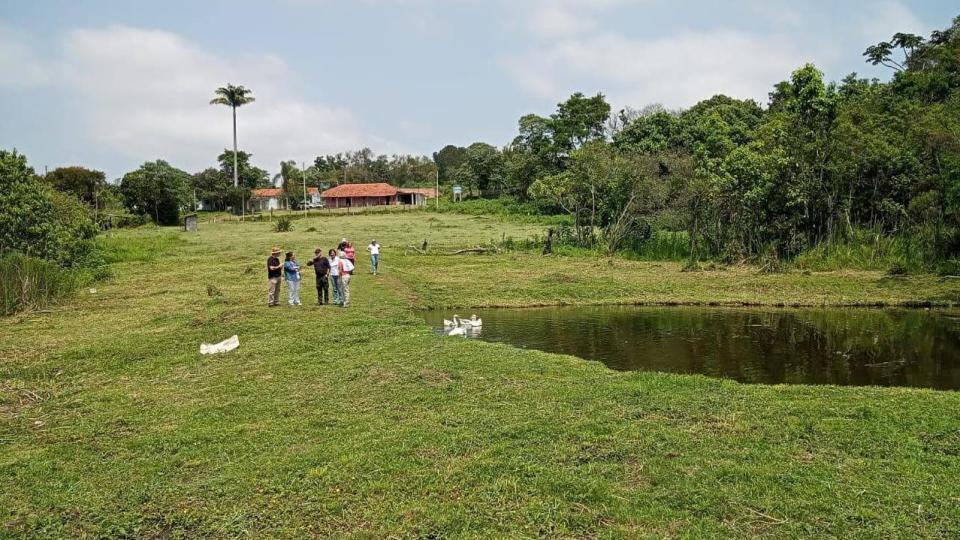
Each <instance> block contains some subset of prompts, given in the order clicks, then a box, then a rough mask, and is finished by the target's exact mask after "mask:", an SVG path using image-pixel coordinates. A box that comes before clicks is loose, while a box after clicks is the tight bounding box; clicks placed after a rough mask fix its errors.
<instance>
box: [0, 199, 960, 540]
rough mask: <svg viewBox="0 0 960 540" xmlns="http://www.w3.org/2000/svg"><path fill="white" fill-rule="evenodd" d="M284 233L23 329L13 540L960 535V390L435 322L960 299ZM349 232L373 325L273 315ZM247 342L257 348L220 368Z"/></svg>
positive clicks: (160, 271)
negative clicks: (611, 366)
mask: <svg viewBox="0 0 960 540" xmlns="http://www.w3.org/2000/svg"><path fill="white" fill-rule="evenodd" d="M269 225H270V224H269V223H217V224H209V225H205V226H201V230H200V232H199V233H198V234H195V235H193V234H188V233H182V232H179V231H176V230H166V229H159V230H145V231H130V232H126V231H125V232H121V233H117V234H118V235H122V234H131V235H141V237H140V238H139V241H141V242H142V243H144V244H145V245H148V244H149V245H153V246H154V247H155V249H150V250H146V251H147V252H152V253H155V256H152V257H147V256H142V257H133V256H131V257H125V258H123V259H122V260H118V261H117V262H115V263H114V266H113V268H114V271H113V277H112V278H111V279H110V280H108V281H106V282H104V283H103V284H102V285H101V286H99V290H98V293H97V294H96V295H89V294H87V295H79V296H78V297H76V298H75V299H74V300H73V301H72V302H71V304H70V305H69V306H62V307H55V308H53V309H52V310H51V312H50V313H27V314H23V315H20V316H15V317H8V318H4V319H0V359H2V361H0V444H2V446H0V535H4V536H45V537H77V536H110V537H115V536H130V537H197V536H215V537H222V536H241V535H252V536H266V537H290V538H297V537H303V536H307V535H314V536H325V537H330V536H341V537H358V538H380V537H386V536H389V535H394V536H397V537H434V538H436V537H477V538H479V537H504V536H509V537H581V538H585V537H598V538H600V537H603V538H618V537H623V538H636V537H656V538H660V537H684V536H696V537H744V536H761V537H835V536H861V537H929V538H945V537H956V536H957V534H958V533H960V512H957V508H958V504H960V394H957V393H950V392H936V391H928V390H912V389H881V388H836V387H805V386H749V385H741V384H737V383H733V382H729V381H720V380H711V379H707V378H704V377H696V376H694V377H691V376H676V375H667V374H657V373H637V372H634V373H620V372H612V371H609V370H607V369H605V368H603V367H602V366H600V365H599V364H597V363H591V362H584V361H582V360H579V359H576V358H571V357H565V356H558V355H550V354H545V353H540V352H536V351H528V350H518V349H514V348H511V347H508V346H505V345H497V344H490V343H482V342H475V341H467V340H454V339H448V338H444V337H441V336H436V335H434V334H433V333H432V332H431V330H430V329H429V328H426V327H425V326H424V325H423V324H422V323H421V322H420V320H419V318H418V317H416V316H415V314H414V313H413V312H412V311H411V309H410V307H411V303H412V304H413V305H418V306H424V305H455V304H456V305H489V304H490V303H494V302H497V303H501V302H502V303H509V304H511V305H521V304H522V303H524V302H527V303H530V302H535V301H539V300H543V301H547V300H554V301H563V302H570V303H576V302H583V303H595V302H600V301H607V300H609V301H620V300H623V299H628V300H643V299H648V298H649V299H652V298H658V299H662V300H665V301H666V300H670V299H672V300H675V301H685V300H688V299H698V300H704V301H711V300H718V301H727V300H734V301H736V300H740V299H743V298H754V299H756V298H759V299H763V300H765V301H766V302H767V303H779V302H781V301H783V299H784V298H790V299H803V298H805V297H807V296H809V295H815V296H817V297H818V298H822V299H825V300H826V299H829V298H830V297H831V295H833V294H835V293H836V291H842V292H843V294H844V295H849V296H850V297H851V298H854V297H855V298H863V299H868V298H873V299H874V300H876V299H877V295H878V294H880V292H882V291H886V292H885V293H884V295H885V298H888V299H889V300H890V301H893V300H895V299H896V300H898V301H901V300H902V301H907V300H924V299H938V298H943V299H947V298H951V295H954V296H953V297H952V298H955V295H956V294H957V287H960V285H954V284H952V282H949V281H946V282H940V281H937V280H936V278H928V277H923V276H912V277H909V278H907V279H906V280H903V281H897V282H896V283H890V284H885V283H882V280H883V278H882V276H881V275H880V274H879V273H830V274H827V275H826V276H820V275H819V274H817V273H814V274H812V275H811V276H803V275H802V274H797V275H794V274H787V275H773V276H759V275H758V274H756V271H755V270H753V271H751V270H749V269H734V270H726V271H722V272H700V273H690V274H687V273H681V272H679V268H676V269H675V268H674V266H672V265H669V264H666V265H661V266H654V265H653V264H658V263H653V264H651V263H641V262H628V261H621V260H618V259H615V260H613V262H612V263H610V262H608V261H607V260H606V259H599V258H598V259H592V258H582V257H553V258H546V259H544V258H541V257H536V256H534V255H532V254H527V253H507V254H501V255H494V256H446V255H436V254H434V255H427V256H421V255H414V254H412V252H411V254H408V255H404V254H403V251H404V250H405V249H406V246H408V245H419V244H420V242H421V241H422V240H423V239H427V240H428V242H429V244H430V246H431V248H430V249H431V251H433V252H434V253H436V251H441V252H443V251H452V250H454V249H455V248H458V247H465V246H472V245H477V244H480V243H486V242H488V241H489V240H490V239H498V238H501V237H503V236H512V237H515V238H522V237H525V236H528V235H532V234H536V233H538V232H542V227H540V226H533V225H524V224H517V223H512V222H502V221H500V220H498V219H487V218H480V217H472V216H460V215H443V214H441V215H431V214H425V213H419V214H409V215H403V214H399V215H397V214H391V215H386V214H385V215H364V216H344V217H324V218H315V219H314V218H306V219H305V220H301V221H298V222H297V223H296V225H295V228H294V230H293V231H292V232H289V233H275V232H272V231H271V229H270V226H269ZM310 228H313V229H315V230H314V231H309V232H308V229H310ZM341 236H348V237H350V238H353V239H358V240H361V242H360V245H361V246H363V245H366V241H367V240H369V238H371V237H376V238H377V239H378V240H379V241H380V242H381V243H382V244H383V245H384V255H383V265H384V273H383V275H380V276H377V277H373V276H369V275H367V274H360V275H358V276H357V278H356V280H355V282H354V285H353V290H354V300H355V307H354V308H352V309H346V310H341V309H336V308H330V307H323V308H321V307H314V306H310V305H306V306H304V307H302V308H300V309H298V310H294V308H288V307H282V308H278V309H268V308H266V307H265V306H264V302H265V298H264V295H265V290H264V286H263V285H264V283H263V281H264V279H263V276H262V275H261V274H262V267H263V264H264V261H263V259H264V258H265V256H266V251H267V250H268V249H269V247H270V246H271V245H273V244H279V245H280V246H282V247H283V248H284V249H293V250H295V251H297V252H299V253H301V254H304V255H305V254H306V252H307V251H310V252H312V251H313V248H314V247H328V246H330V245H332V244H333V243H335V242H336V240H338V239H339V238H340V237H341ZM361 251H362V247H361ZM361 261H362V257H361ZM358 266H360V267H361V268H363V266H362V265H358ZM674 270H676V271H674ZM581 276H582V277H581ZM657 277H659V281H661V282H663V283H664V284H663V285H662V286H660V287H657V286H656V283H657V279H656V278H657ZM804 278H806V279H807V280H810V279H813V280H814V281H813V284H812V285H811V284H809V283H804V282H803V279H804ZM571 279H575V281H571ZM818 279H819V280H820V281H816V280H818ZM675 280H687V281H681V282H679V283H676V284H674V285H670V286H668V285H667V284H668V283H670V282H674V281H675ZM744 281H745V282H744ZM307 283H309V281H308V282H307ZM838 283H839V285H838ZM208 285H212V286H213V289H209V290H210V292H209V293H208V287H207V286H208ZM931 287H933V289H932V290H931ZM857 289H865V290H866V292H861V291H858V290H857ZM310 292H311V291H310V287H309V286H305V287H304V300H305V301H306V300H309V299H310V296H309V294H310ZM501 299H502V300H501ZM305 303H308V302H305ZM234 333H236V334H238V335H239V336H240V341H241V346H240V348H239V349H237V350H236V351H233V352H231V353H228V354H225V355H219V356H214V357H201V356H200V355H199V354H198V345H199V343H200V342H203V341H206V342H212V341H219V340H220V339H223V338H225V337H228V336H229V335H231V334H234Z"/></svg>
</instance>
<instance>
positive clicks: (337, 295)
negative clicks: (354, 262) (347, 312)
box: [327, 249, 343, 306]
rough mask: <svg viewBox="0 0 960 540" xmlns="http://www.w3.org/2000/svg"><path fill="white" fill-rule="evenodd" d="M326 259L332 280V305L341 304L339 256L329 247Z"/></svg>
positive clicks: (341, 290)
mask: <svg viewBox="0 0 960 540" xmlns="http://www.w3.org/2000/svg"><path fill="white" fill-rule="evenodd" d="M327 261H328V262H329V263H330V281H331V282H333V305H335V306H341V305H343V289H342V288H341V283H340V257H338V256H337V251H336V250H335V249H331V250H330V251H329V253H327Z"/></svg>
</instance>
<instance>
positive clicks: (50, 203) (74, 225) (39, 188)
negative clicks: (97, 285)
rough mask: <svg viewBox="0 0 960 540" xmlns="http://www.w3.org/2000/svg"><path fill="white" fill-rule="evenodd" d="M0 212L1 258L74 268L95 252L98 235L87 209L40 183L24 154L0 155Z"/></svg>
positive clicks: (0, 152)
mask: <svg viewBox="0 0 960 540" xmlns="http://www.w3.org/2000/svg"><path fill="white" fill-rule="evenodd" d="M0 208H2V209H3V211H2V212H0V254H3V253H7V252H11V251H19V252H21V253H25V254H28V255H30V256H32V257H37V258H40V259H47V260H51V261H57V262H59V263H61V264H62V265H64V266H76V262H77V261H79V260H83V259H84V258H85V257H87V256H88V254H89V252H90V250H91V249H92V247H93V242H92V241H93V237H94V236H95V235H96V232H97V231H96V227H95V226H94V224H93V220H92V219H91V216H90V213H89V211H88V210H87V208H86V207H85V206H83V205H82V204H81V203H80V201H79V200H77V198H76V197H73V196H72V195H68V194H65V193H60V192H58V191H55V190H53V189H52V188H50V187H49V186H47V185H45V184H44V183H43V182H41V181H40V180H39V179H37V178H36V176H35V175H34V173H33V169H32V168H30V167H29V166H28V165H27V160H26V157H24V156H23V155H22V154H18V153H16V152H7V151H3V150H0Z"/></svg>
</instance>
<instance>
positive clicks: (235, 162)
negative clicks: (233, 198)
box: [217, 150, 270, 191]
mask: <svg viewBox="0 0 960 540" xmlns="http://www.w3.org/2000/svg"><path fill="white" fill-rule="evenodd" d="M252 157H253V154H249V153H247V152H244V151H243V150H240V151H238V152H236V153H234V152H233V151H232V150H224V151H223V153H222V154H220V155H219V156H217V161H218V162H219V163H220V170H221V171H223V173H224V174H226V175H227V176H228V177H233V178H235V179H238V180H239V184H234V187H239V188H243V189H245V190H247V191H249V190H251V189H255V188H262V187H270V175H269V174H268V173H267V171H265V170H263V169H261V168H259V167H255V166H253V165H251V164H250V159H251V158H252ZM234 167H238V168H237V169H235V168H234Z"/></svg>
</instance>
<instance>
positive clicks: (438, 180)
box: [433, 167, 440, 210]
mask: <svg viewBox="0 0 960 540" xmlns="http://www.w3.org/2000/svg"><path fill="white" fill-rule="evenodd" d="M436 173H437V189H436V191H434V192H433V194H434V195H435V198H436V199H437V210H440V167H437V171H436Z"/></svg>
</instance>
